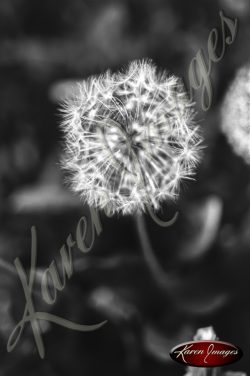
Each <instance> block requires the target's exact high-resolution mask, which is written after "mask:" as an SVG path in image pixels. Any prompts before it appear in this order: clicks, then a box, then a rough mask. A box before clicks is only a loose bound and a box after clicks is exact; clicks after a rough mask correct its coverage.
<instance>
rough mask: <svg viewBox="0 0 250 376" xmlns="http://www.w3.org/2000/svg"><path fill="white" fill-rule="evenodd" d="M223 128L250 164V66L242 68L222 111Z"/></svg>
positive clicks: (229, 140) (232, 143) (239, 153)
mask: <svg viewBox="0 0 250 376" xmlns="http://www.w3.org/2000/svg"><path fill="white" fill-rule="evenodd" d="M221 128H222V131H223V133H224V134H225V136H226V137H227V139H228V142H229V143H230V145H231V146H232V148H233V150H234V152H235V154H237V155H239V156H241V157H242V158H243V159H244V160H245V162H246V163H247V164H250V67H249V66H248V67H243V68H241V69H240V70H239V71H238V73H237V74H236V77H235V79H234V81H233V83H232V84H231V86H230V87H229V90H228V92H227V94H226V96H225V99H224V103H223V106H222V111H221Z"/></svg>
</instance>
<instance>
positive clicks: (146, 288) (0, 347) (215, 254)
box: [0, 0, 250, 376]
mask: <svg viewBox="0 0 250 376" xmlns="http://www.w3.org/2000/svg"><path fill="white" fill-rule="evenodd" d="M221 9H223V10H224V12H225V14H226V15H228V16H230V17H232V18H235V17H238V19H239V34H238V36H237V39H236V41H235V43H234V44H233V45H232V46H230V47H229V48H228V50H227V52H226V54H225V56H224V58H223V60H222V61H221V62H220V63H219V64H217V65H213V68H212V85H213V89H214V97H213V105H212V108H211V109H210V110H209V111H208V112H207V113H204V112H202V111H201V110H200V109H199V106H197V111H198V114H197V121H198V122H199V123H200V125H201V127H202V128H203V132H204V138H205V139H204V145H206V148H205V149H204V151H203V160H202V163H201V164H200V166H199V169H198V174H197V178H196V181H195V182H189V183H187V184H185V185H184V186H183V188H182V192H181V199H180V200H179V202H178V204H177V206H178V207H177V208H173V207H171V208H170V207H169V205H168V204H166V208H165V209H164V215H163V216H165V217H166V216H167V217H169V218H170V217H171V213H174V210H178V211H179V212H180V216H179V219H178V221H177V223H176V224H175V225H174V226H173V227H171V228H167V229H164V228H161V227H159V226H157V225H156V224H155V223H154V222H153V221H152V219H150V218H147V228H148V233H149V236H150V238H151V239H152V243H153V246H154V251H155V255H156V257H157V259H158V261H159V262H160V264H161V266H162V267H163V268H164V270H165V271H166V273H169V274H170V275H171V276H172V277H173V279H174V281H175V282H174V284H173V286H171V289H161V288H159V286H158V285H157V283H156V281H155V278H154V275H152V273H151V272H150V270H149V268H148V266H147V265H146V261H145V259H144V257H143V255H142V252H141V250H140V244H139V241H138V238H137V234H136V229H135V226H134V221H133V218H132V217H122V216H120V217H114V218H112V219H108V218H106V217H105V215H101V218H102V223H103V233H102V234H101V236H100V237H99V238H97V239H96V242H95V245H94V248H93V250H92V251H91V253H89V254H88V255H86V256H82V255H81V254H79V253H77V252H76V256H75V261H74V262H75V273H74V276H73V277H72V279H71V281H70V282H69V283H68V284H67V287H66V288H65V290H64V291H63V292H62V293H61V294H60V296H58V299H57V302H56V304H55V305H54V306H53V307H49V306H47V305H46V304H45V303H44V302H42V300H41V297H40V299H39V291H40V290H39V282H38V283H37V287H36V289H37V291H38V294H36V297H35V301H36V308H37V310H41V311H43V310H44V311H50V312H52V313H54V314H57V315H59V316H62V317H65V318H68V319H69V320H72V321H76V322H79V323H85V324H93V323H97V322H100V321H103V320H106V319H107V320H109V322H108V324H107V325H106V326H105V327H103V328H102V329H100V330H99V331H97V332H94V333H79V332H73V331H70V330H67V329H65V328H62V327H59V326H56V325H53V324H51V325H50V324H49V325H43V326H42V328H43V339H44V343H45V349H46V357H45V359H44V360H41V359H40V358H39V356H38V354H37V351H36V347H35V344H34V340H33V334H32V331H31V328H30V326H29V325H27V327H26V330H25V332H24V333H23V335H22V337H21V339H20V341H19V344H18V345H17V347H16V348H15V350H14V351H13V352H12V353H10V354H8V353H7V350H6V344H7V340H8V337H9V335H10V333H11V331H12V330H13V328H14V326H15V325H16V323H17V322H18V321H19V320H20V319H21V317H22V314H23V310H24V303H25V300H24V297H23V291H22V287H21V283H20V281H19V280H18V276H17V274H16V273H15V270H13V262H14V259H15V258H16V257H20V259H21V260H22V262H23V264H24V265H26V267H27V270H28V269H29V266H30V228H31V226H32V225H35V226H36V228H37V233H38V268H39V270H43V269H44V268H46V267H48V265H49V264H50V262H51V261H52V260H53V259H54V258H57V257H58V255H59V250H60V247H61V246H62V245H63V243H64V242H65V241H66V238H67V236H68V235H69V233H72V234H74V233H75V228H76V224H77V222H78V220H79V218H80V216H81V215H82V214H84V213H86V212H87V208H86V207H84V206H83V204H82V203H80V201H79V200H78V199H77V198H76V197H74V196H73V194H72V193H71V192H70V191H69V189H68V188H67V187H66V186H65V184H64V176H63V174H62V172H61V170H60V165H59V161H60V158H61V154H62V150H63V144H62V140H63V137H62V132H61V130H60V121H61V115H60V113H59V108H58V98H60V97H62V96H63V95H64V92H65V90H66V92H67V90H68V89H69V84H70V83H71V82H72V81H74V80H76V79H84V78H86V77H88V76H89V75H92V74H98V73H101V72H103V71H105V70H106V69H107V68H110V69H112V70H116V69H119V68H120V67H122V66H124V65H126V64H127V63H128V62H129V61H131V60H133V59H135V58H143V57H149V58H152V59H153V60H154V61H155V63H156V64H157V65H158V66H159V67H161V68H164V69H167V70H169V71H170V72H171V73H173V74H176V75H179V76H181V77H183V79H184V80H185V81H186V82H187V72H188V68H189V64H190V61H191V59H192V58H193V57H194V56H195V55H196V53H197V52H198V50H199V49H200V48H203V49H204V51H206V44H207V38H208V35H209V32H210V31H211V30H212V28H213V27H218V29H219V30H220V18H219V10H221ZM249 21H250V3H249V1H248V0H237V1H236V0H220V1H214V0H195V1H194V0H193V1H192V2H191V1H187V0H182V1H179V0H172V1H171V0H170V1H167V0H165V1H164V0H89V1H84V0H57V1H56V0H39V1H38V0H32V1H31V0H30V1H28V0H0V34H1V36H0V106H1V109H0V221H1V226H0V260H1V262H0V273H1V274H0V375H1V376H2V375H3V376H8V375H11V376H12V375H13V376H14V375H25V376H29V375H34V374H36V375H49V376H54V375H56V376H57V375H60V376H63V375H73V374H74V375H75V376H76V375H80V374H84V375H86V376H90V375H91V376H92V375H109V376H112V375H116V376H120V375H137V376H139V375H143V376H147V375H154V376H161V375H169V374H171V375H176V376H178V375H184V374H185V368H184V367H182V366H180V365H178V364H177V363H176V364H175V363H174V362H173V361H172V360H170V358H169V355H168V353H169V351H170V349H171V348H172V347H173V346H175V345H177V344H178V343H181V342H184V341H188V340H191V339H192V338H193V336H194V335H195V333H196V331H197V329H198V328H200V327H206V326H210V325H212V326H213V327H214V329H215V331H216V333H217V335H218V337H219V338H220V339H221V340H224V341H228V342H232V343H235V344H237V345H239V346H240V347H241V348H242V349H243V352H244V354H245V356H244V357H243V358H242V360H241V361H240V362H239V363H236V364H234V365H231V366H230V367H227V368H228V369H230V370H232V371H233V370H234V371H236V370H237V371H244V372H249V371H250V364H249V355H248V354H249V352H250V292H249V287H248V286H249V282H250V273H249V270H250V206H249V203H250V173H249V172H250V169H249V166H247V165H246V164H245V162H244V161H243V159H241V158H240V157H237V156H235V155H234V153H233V151H232V150H231V148H230V146H229V145H228V143H227V141H226V139H225V137H224V136H223V135H222V134H221V132H220V109H221V103H222V100H223V96H224V94H225V92H226V90H227V88H228V85H229V84H230V82H231V79H233V77H234V74H235V72H236V71H237V69H238V68H239V67H240V66H241V65H243V64H246V63H247V62H248V59H249V36H250V23H249ZM65 80H68V81H69V83H68V84H67V82H65ZM227 368H226V369H227ZM226 369H225V370H226Z"/></svg>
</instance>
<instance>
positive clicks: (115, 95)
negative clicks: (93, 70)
mask: <svg viewBox="0 0 250 376" xmlns="http://www.w3.org/2000/svg"><path fill="white" fill-rule="evenodd" d="M63 112H64V121H63V130H64V132H65V140H66V156H65V158H64V161H63V167H64V168H66V169H67V170H68V171H69V172H70V182H71V185H72V189H73V190H74V191H75V192H77V193H78V194H79V195H80V196H81V198H82V199H83V200H84V201H86V202H87V203H88V204H89V205H90V206H94V207H96V208H98V209H100V208H101V209H105V210H106V212H108V213H109V214H113V213H115V212H122V213H123V214H131V213H133V212H135V211H145V209H146V207H147V206H150V207H153V208H154V209H158V208H159V205H160V203H161V202H162V201H163V200H166V199H175V198H176V197H178V193H179V185H180V181H181V180H182V179H187V178H189V179H190V178H191V177H192V176H193V173H194V167H195V166H196V164H197V162H198V159H199V155H200V153H199V151H200V148H201V147H200V143H201V136H200V134H199V132H198V127H197V126H195V124H194V122H193V118H194V110H193V106H192V104H190V102H189V100H188V97H187V94H186V92H185V90H184V87H183V84H182V82H181V81H180V79H178V78H176V77H174V76H168V75H167V74H166V72H161V73H159V72H157V70H156V67H155V66H154V65H153V64H152V62H151V61H134V62H132V63H131V64H130V65H129V67H128V69H127V70H126V71H122V72H119V73H115V74H111V73H110V72H109V71H108V72H106V73H105V74H104V75H101V76H99V77H90V78H89V79H88V80H86V81H84V82H82V83H79V84H78V90H77V92H75V91H74V95H73V94H72V96H71V97H69V98H68V99H67V100H66V101H65V103H64V106H63Z"/></svg>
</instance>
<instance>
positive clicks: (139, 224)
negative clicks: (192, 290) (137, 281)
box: [134, 214, 174, 292]
mask: <svg viewBox="0 0 250 376" xmlns="http://www.w3.org/2000/svg"><path fill="white" fill-rule="evenodd" d="M134 219H135V224H136V229H137V233H138V238H139V241H140V245H141V249H142V252H143V256H144V259H145V262H146V264H147V266H148V269H149V271H150V273H151V275H152V277H153V279H154V281H155V282H156V284H157V285H158V286H159V287H160V288H162V289H164V290H165V291H166V290H168V291H169V292H170V291H171V289H172V286H173V282H174V281H173V278H172V277H171V276H170V275H169V274H168V273H167V272H166V271H165V270H164V269H163V268H162V266H161V264H160V263H159V261H158V260H157V258H156V256H155V252H154V250H153V247H152V244H151V241H150V237H149V235H148V232H147V228H146V223H145V218H144V215H143V214H135V216H134Z"/></svg>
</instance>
